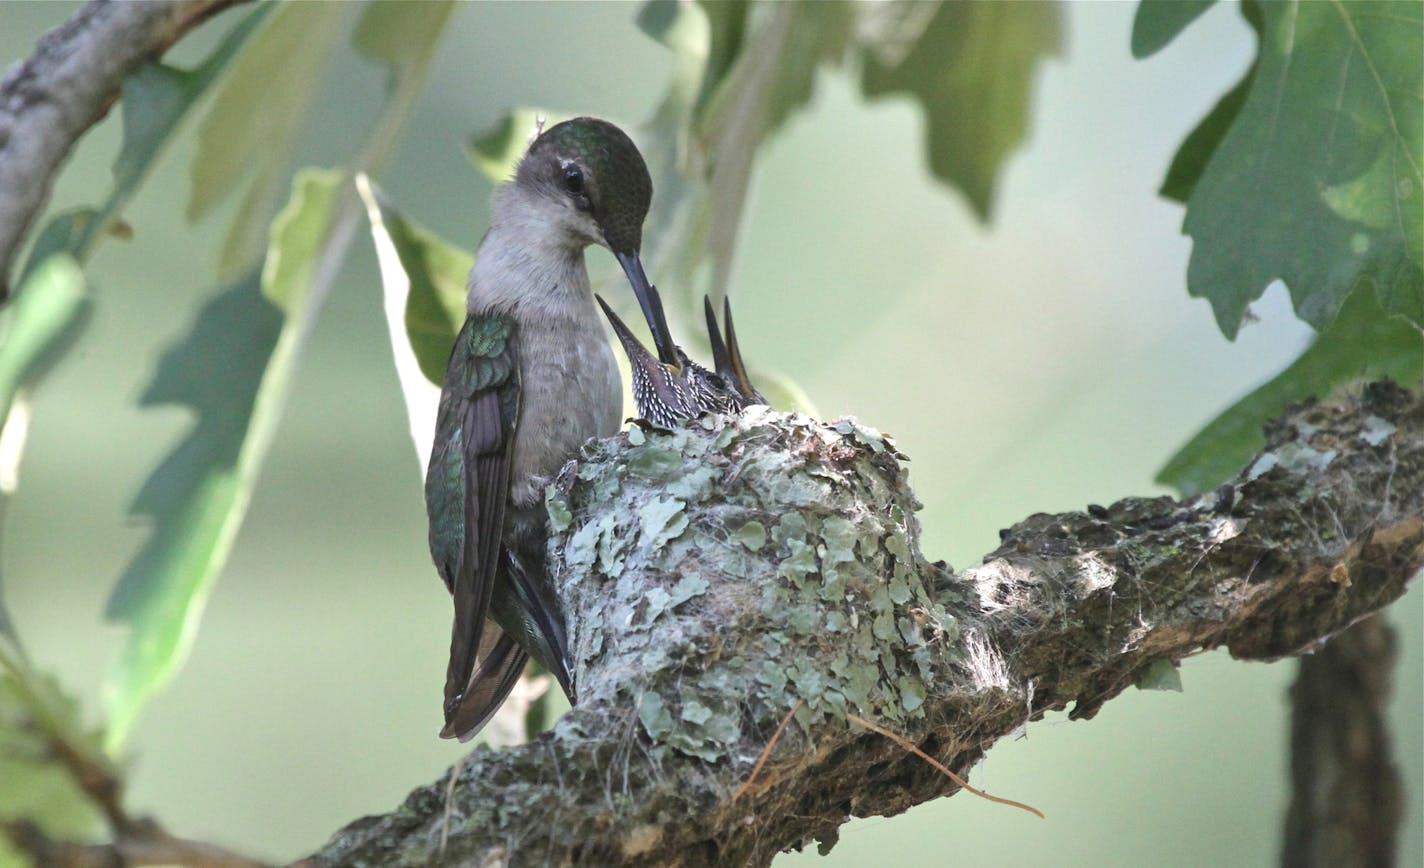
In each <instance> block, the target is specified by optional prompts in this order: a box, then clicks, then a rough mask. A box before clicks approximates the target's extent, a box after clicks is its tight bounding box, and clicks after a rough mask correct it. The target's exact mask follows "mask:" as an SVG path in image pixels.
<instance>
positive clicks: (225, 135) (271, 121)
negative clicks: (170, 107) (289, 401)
mask: <svg viewBox="0 0 1424 868" xmlns="http://www.w3.org/2000/svg"><path fill="white" fill-rule="evenodd" d="M264 5H272V6H275V8H276V11H275V12H273V13H272V14H271V15H270V20H267V21H265V22H264V24H263V26H262V27H261V29H260V30H258V31H257V32H256V34H255V35H254V36H253V38H252V39H251V40H250V41H249V43H248V45H247V46H246V48H245V50H243V52H242V53H241V54H240V55H239V56H238V58H237V60H236V62H235V63H234V64H233V66H232V69H231V71H230V72H229V74H228V75H227V76H225V77H224V78H223V80H222V83H221V85H220V86H219V87H218V89H217V92H216V93H215V94H214V96H213V100H212V102H211V103H210V104H209V105H208V108H207V111H206V112H205V114H204V116H203V120H202V123H201V125H200V126H199V128H198V141H197V149H196V150H195V152H194V154H193V161H192V163H191V164H190V165H189V168H188V177H189V181H190V184H191V190H190V193H189V197H188V206H187V214H188V219H189V220H190V221H194V222H196V221H197V220H200V219H202V218H203V217H205V216H206V215H207V214H209V213H210V212H211V211H212V210H213V208H215V207H216V206H217V205H218V204H219V203H220V202H222V201H223V200H224V199H226V198H227V197H228V196H229V195H231V194H233V193H234V192H236V191H237V190H239V189H242V188H243V187H244V184H245V185H246V186H245V189H246V192H245V193H244V194H243V199H242V202H241V204H240V205H239V206H238V210H237V213H236V215H235V216H234V218H233V222H232V224H231V226H230V227H229V229H228V233H227V237H226V239H225V240H224V242H223V246H222V250H221V253H220V256H219V262H218V276H219V280H221V281H223V282H224V283H228V282H237V281H239V280H240V279H241V276H242V275H244V274H246V273H247V272H248V271H250V270H251V269H252V268H254V267H255V266H256V265H257V264H258V263H260V262H261V260H262V256H263V255H264V253H265V252H266V246H267V225H268V222H269V221H270V220H271V218H272V214H273V212H274V211H275V209H276V208H277V206H278V204H279V203H280V197H281V193H282V190H283V189H284V188H285V187H286V177H285V172H286V168H287V166H288V164H289V163H290V161H291V158H292V154H293V152H294V151H295V149H296V146H297V141H298V137H299V135H300V133H301V131H302V129H303V128H304V126H305V124H306V121H307V119H308V118H309V116H310V114H311V112H312V106H313V104H314V101H315V99H316V96H317V92H318V88H319V86H320V84H321V81H322V72H323V70H324V69H325V67H326V63H327V59H328V58H329V57H330V55H331V50H332V48H333V47H334V46H335V45H336V38H337V36H338V35H339V34H340V33H341V31H342V26H341V24H342V22H343V20H344V19H345V16H346V15H348V14H349V13H350V10H351V8H352V7H351V5H350V4H346V3H281V4H264ZM274 82H280V83H281V84H280V86H276V87H274V86H273V83H274Z"/></svg>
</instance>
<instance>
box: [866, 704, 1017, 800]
mask: <svg viewBox="0 0 1424 868" xmlns="http://www.w3.org/2000/svg"><path fill="white" fill-rule="evenodd" d="M846 719H847V720H849V721H850V722H851V723H857V724H860V725H861V726H863V727H865V728H866V729H868V730H870V731H872V732H878V733H880V734H881V735H883V736H885V737H886V738H888V739H890V740H891V741H893V742H895V743H896V744H898V745H899V746H900V747H903V748H904V749H905V750H907V751H909V752H910V753H912V754H914V755H915V756H917V757H919V758H920V759H922V760H924V761H925V762H927V763H929V764H930V765H932V766H934V767H935V768H936V769H938V770H939V771H940V772H941V773H943V774H944V776H945V777H947V778H949V779H950V780H952V781H954V782H955V783H956V784H957V785H958V786H959V788H960V789H962V790H964V791H965V792H969V793H973V794H974V795H976V796H978V797H979V798H981V799H988V800H989V801H991V802H998V803H999V804H1001V805H1008V806H1009V807H1011V808H1020V809H1022V810H1025V811H1028V812H1029V813H1030V814H1035V815H1037V817H1038V818H1039V819H1040V820H1042V819H1044V816H1043V812H1042V811H1040V810H1039V809H1038V808H1035V807H1033V806H1032V805H1025V804H1024V803H1023V802H1016V801H1014V800H1013V799H1003V798H1000V797H998V796H993V795H990V794H988V793H986V792H984V791H983V790H976V789H975V788H973V787H971V786H969V782H968V781H966V780H965V779H964V778H961V777H960V776H959V775H957V774H955V773H954V772H952V771H950V770H949V769H948V768H947V767H945V765H944V763H941V762H940V761H939V760H937V759H935V758H934V757H932V756H930V755H929V754H927V753H925V752H924V751H922V750H920V748H919V746H918V745H916V744H915V743H914V742H912V741H910V740H909V739H908V738H905V737H904V736H903V735H899V734H898V733H894V732H891V731H890V730H888V729H886V728H885V727H883V726H881V725H879V724H878V723H871V722H870V721H868V720H866V719H865V718H863V717H856V716H855V715H854V714H847V715H846Z"/></svg>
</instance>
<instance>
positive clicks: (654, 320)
mask: <svg viewBox="0 0 1424 868" xmlns="http://www.w3.org/2000/svg"><path fill="white" fill-rule="evenodd" d="M613 255H614V256H615V257H617V258H618V264H619V265H621V266H623V273H624V274H626V275H628V282H629V283H631V284H633V294H634V295H636V296H637V297H638V306H639V307H641V308H642V309H643V318H644V319H646V320H647V321H648V329H649V330H651V331H652V333H653V346H654V347H655V348H656V349H657V351H658V358H659V359H661V360H662V361H664V362H666V363H667V364H669V365H675V364H677V355H676V353H674V352H673V346H674V344H673V342H672V331H671V330H670V329H668V324H667V317H665V316H664V315H663V303H662V300H661V299H660V298H658V293H657V290H655V289H653V285H652V284H651V283H649V282H648V275H647V274H645V273H643V262H642V260H641V259H639V258H638V251H636V250H633V251H629V252H627V253H618V252H616V251H615V252H614V254H613ZM603 309H604V311H605V312H606V311H608V305H606V304H605V305H604V306H603ZM609 319H610V321H612V320H615V319H617V317H614V316H613V315H612V314H611V313H609ZM623 328H624V329H625V330H626V328H627V326H624V327H623ZM614 329H615V330H617V326H615V327H614ZM620 339H621V335H620ZM625 346H626V345H625ZM640 346H641V345H640Z"/></svg>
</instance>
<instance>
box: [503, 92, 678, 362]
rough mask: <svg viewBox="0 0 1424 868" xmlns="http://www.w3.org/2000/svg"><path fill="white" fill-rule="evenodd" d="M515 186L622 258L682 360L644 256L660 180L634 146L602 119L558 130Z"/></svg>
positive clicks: (531, 157) (658, 339)
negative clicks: (652, 287)
mask: <svg viewBox="0 0 1424 868" xmlns="http://www.w3.org/2000/svg"><path fill="white" fill-rule="evenodd" d="M514 183H515V184H516V185H518V186H520V187H522V188H524V189H526V190H528V191H530V192H532V193H534V194H536V195H538V196H539V197H540V198H542V199H543V200H545V201H547V202H551V203H555V204H556V205H557V207H558V208H559V209H560V210H559V211H557V212H556V213H558V214H559V219H560V223H561V224H562V225H563V227H564V228H565V229H566V230H567V231H568V232H569V234H570V235H571V236H572V237H573V238H574V239H576V240H577V241H578V242H580V243H582V244H602V245H603V246H605V247H607V248H608V249H609V250H611V251H613V255H614V256H615V257H616V258H617V259H618V264H619V265H621V266H622V267H623V272H624V274H626V275H627V276H628V282H629V283H631V284H632V285H633V292H634V294H635V295H636V296H637V297H638V305H639V306H640V307H641V308H642V310H643V316H644V317H645V318H646V319H647V320H648V326H649V328H651V329H652V332H653V340H654V343H656V345H657V349H658V355H659V357H660V358H663V360H664V361H669V362H671V361H674V360H675V357H674V355H673V342H672V333H671V331H670V330H669V329H668V326H667V321H666V319H665V318H664V316H663V312H662V307H661V305H655V304H654V303H653V302H652V300H651V297H650V296H651V293H650V290H649V283H648V277H647V274H646V273H644V271H643V263H642V260H641V258H640V255H639V254H640V250H641V248H642V245H643V218H645V217H646V216H647V214H648V205H649V203H650V202H651V201H652V198H653V179H652V176H650V175H649V174H648V166H647V164H646V163H644V162H643V155H642V154H640V153H638V147H637V146H636V145H634V144H633V140H632V139H630V138H628V135H627V134H626V133H624V132H623V131H622V130H620V129H619V128H618V127H616V126H614V125H613V124H610V123H609V122H608V121H605V120H600V119H598V118H590V117H581V118H574V119H573V120H568V121H564V122H563V123H559V124H555V125H554V126H552V127H550V128H549V129H547V130H545V131H544V132H543V133H542V134H541V135H540V136H539V137H538V138H537V139H535V140H534V143H533V144H532V145H530V146H529V150H528V152H526V153H525V155H524V159H522V160H521V161H520V162H519V169H518V170H517V171H516V172H515V176H514Z"/></svg>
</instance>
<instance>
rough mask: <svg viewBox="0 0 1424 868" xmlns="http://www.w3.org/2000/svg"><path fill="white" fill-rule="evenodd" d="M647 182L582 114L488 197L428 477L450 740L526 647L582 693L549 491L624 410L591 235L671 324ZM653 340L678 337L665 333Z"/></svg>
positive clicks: (482, 712)
mask: <svg viewBox="0 0 1424 868" xmlns="http://www.w3.org/2000/svg"><path fill="white" fill-rule="evenodd" d="M652 189H653V185H652V179H651V177H650V176H649V174H648V168H647V165H646V164H645V163H644V162H643V157H642V155H641V154H639V153H638V149H637V147H636V146H635V145H634V144H633V142H632V140H631V139H629V138H628V136H627V135H626V134H625V133H624V132H623V131H622V130H620V129H619V128H618V127H616V126H614V125H613V124H611V123H608V122H607V121H603V120H599V119H597V118H589V117H581V118H575V119H573V120H570V121H565V122H563V123H560V124H557V125H555V126H553V127H550V128H549V129H547V130H544V131H543V132H542V133H541V134H540V135H538V137H537V138H535V139H534V141H533V142H532V143H531V144H530V146H529V149H528V150H527V151H526V152H525V155H524V157H523V158H522V159H521V160H520V162H519V166H518V168H517V169H516V171H515V173H514V177H513V178H512V179H511V180H509V181H507V182H506V183H504V184H502V185H500V187H499V188H497V189H496V191H495V193H494V197H493V201H492V203H491V209H490V211H491V213H490V227H489V230H488V231H487V232H486V234H485V236H484V239H483V240H482V241H481V242H480V246H479V250H478V254H477V257H476V260H475V265H474V268H473V269H472V270H471V271H470V278H469V284H468V296H467V299H466V313H467V318H466V320H465V324H464V327H463V328H461V330H460V333H459V335H458V337H456V339H455V345H454V347H453V348H452V349H451V352H450V361H449V364H448V366H447V368H446V371H445V381H444V387H443V389H442V391H441V394H440V404H439V409H438V412H437V417H436V427H435V442H434V445H433V447H432V449H431V454H430V465H429V469H428V471H427V473H426V482H425V503H426V511H427V513H428V515H429V518H430V552H431V556H432V557H433V559H434V561H435V565H436V569H437V570H438V571H439V573H440V577H441V578H442V579H443V580H444V581H445V586H446V588H447V589H448V590H449V591H450V593H451V595H452V596H453V598H454V604H455V617H454V624H453V626H452V628H451V636H450V663H449V666H448V668H447V669H446V674H445V704H444V712H445V726H444V728H443V729H442V730H441V732H440V735H441V737H442V738H458V739H460V740H461V741H468V740H469V739H470V738H473V737H474V735H475V734H476V733H477V732H478V731H479V730H480V728H481V727H482V726H484V724H485V723H486V722H487V721H488V720H489V718H490V717H491V716H492V715H493V714H494V713H495V711H496V710H498V708H499V706H500V705H501V704H502V703H503V702H504V700H505V698H506V697H507V696H508V695H509V692H510V690H511V689H512V688H513V687H514V684H515V682H516V681H517V680H518V678H519V674H520V672H522V671H523V669H524V665H525V663H526V662H527V661H528V659H529V657H531V656H532V657H533V658H534V659H535V660H536V661H538V662H539V663H540V664H542V665H543V666H544V667H545V668H546V669H548V670H549V671H550V672H551V673H552V674H553V675H554V677H555V678H556V679H557V680H558V682H559V685H560V687H562V688H563V690H564V692H565V694H567V695H568V697H569V699H570V701H573V700H574V698H575V688H574V683H573V678H572V676H571V674H570V665H569V658H568V640H567V638H566V635H565V631H564V622H563V617H562V614H561V611H560V608H559V603H558V600H557V599H556V598H555V596H554V594H553V590H552V588H551V587H550V586H549V583H548V579H547V577H546V571H545V562H544V545H545V542H546V538H547V533H546V522H547V516H546V513H545V510H544V504H543V491H544V485H545V483H546V481H547V480H548V479H549V478H550V477H552V476H553V475H554V474H555V473H556V472H557V471H558V470H559V468H560V467H561V466H562V465H563V464H564V463H565V462H566V461H567V460H568V459H569V458H571V457H573V456H574V455H575V454H577V451H578V448H579V446H580V445H582V444H583V442H584V441H585V440H588V439H589V438H591V437H607V436H611V435H613V434H614V433H615V432H616V431H617V430H618V427H619V421H620V417H621V415H622V413H621V410H622V383H621V380H620V377H619V374H618V368H617V365H616V363H615V361H614V358H613V350H612V347H611V346H610V344H609V342H608V339H607V337H606V335H605V333H604V330H603V326H602V324H601V323H600V322H599V319H598V312H597V311H596V310H595V309H594V306H593V292H592V289H591V288H590V286H589V279H588V271H587V268H586V266H585V264H584V251H585V249H586V248H587V247H588V246H589V245H590V244H600V245H603V246H605V247H607V248H609V249H610V250H611V251H612V252H613V255H614V257H615V258H616V259H617V260H618V262H619V264H620V265H621V266H622V268H623V271H624V273H625V274H626V276H627V278H628V281H629V283H631V284H632V286H633V291H634V294H635V295H636V296H637V298H638V302H639V304H640V306H641V307H642V309H643V311H644V316H645V317H647V318H648V320H649V322H652V323H657V324H660V325H662V326H663V327H664V328H665V323H664V322H663V320H662V318H661V317H660V316H655V311H654V309H653V307H652V305H653V304H654V303H655V301H656V297H655V296H652V291H653V290H652V287H651V286H650V285H649V283H648V278H647V275H646V274H645V273H644V271H643V265H642V261H641V259H640V258H639V248H640V247H641V245H642V235H643V219H644V217H645V216H646V215H647V212H648V205H649V202H650V201H651V199H652ZM655 340H657V341H658V342H659V343H660V345H665V346H667V347H671V346H672V341H671V338H670V337H668V335H667V333H666V332H663V333H655Z"/></svg>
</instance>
